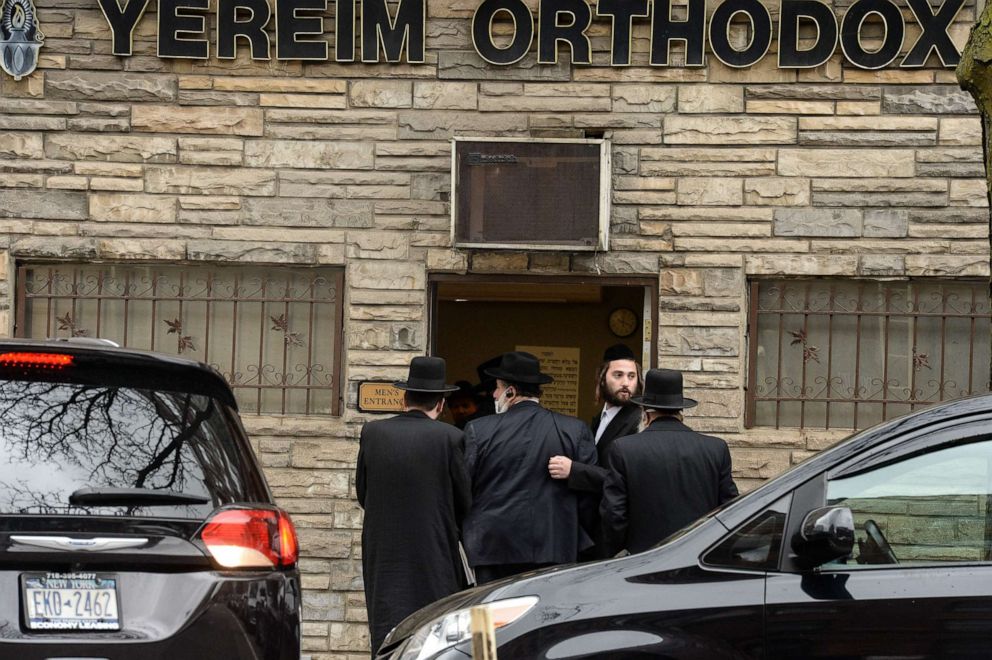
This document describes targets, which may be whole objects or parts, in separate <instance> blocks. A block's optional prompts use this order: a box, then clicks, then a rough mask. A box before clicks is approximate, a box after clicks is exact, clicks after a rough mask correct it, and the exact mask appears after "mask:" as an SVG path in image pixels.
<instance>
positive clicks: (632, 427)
mask: <svg viewBox="0 0 992 660" xmlns="http://www.w3.org/2000/svg"><path fill="white" fill-rule="evenodd" d="M640 393H641V367H640V365H639V364H637V361H636V359H635V357H634V352H633V351H631V350H630V348H628V347H627V346H626V345H624V344H615V345H613V346H610V347H609V348H607V349H606V352H605V353H603V363H602V364H601V365H600V367H599V372H598V373H597V375H596V403H602V404H603V408H602V410H601V411H600V413H599V414H598V415H596V417H594V418H593V421H592V425H591V427H592V432H593V437H594V440H595V441H596V458H597V463H596V464H595V465H591V464H586V463H579V462H573V461H572V460H571V459H569V458H568V457H567V456H552V457H551V460H550V461H549V462H548V472H549V473H550V474H551V478H552V479H567V480H568V482H567V483H568V487H569V488H572V489H575V490H582V491H586V492H589V493H593V494H594V495H595V497H596V499H597V501H598V500H599V499H600V498H601V497H602V495H603V483H604V482H605V481H606V475H607V474H608V472H609V471H608V470H607V467H606V466H607V462H606V461H607V457H608V455H609V450H610V447H611V446H612V444H613V441H614V440H616V439H617V438H622V437H623V436H625V435H631V434H632V433H637V431H638V427H639V425H640V423H641V407H640V406H638V405H636V404H634V403H632V402H631V400H630V399H631V397H632V396H636V395H637V394H640ZM598 508H599V505H598V504H597V514H598ZM592 537H593V540H594V541H595V543H596V547H595V548H592V549H590V550H589V551H587V552H586V553H583V555H582V556H581V557H580V558H581V559H583V560H590V559H599V558H601V557H605V556H607V555H606V554H605V552H606V551H605V549H604V548H603V542H602V534H601V531H600V524H599V520H598V515H597V520H596V522H595V526H594V529H593V531H592Z"/></svg>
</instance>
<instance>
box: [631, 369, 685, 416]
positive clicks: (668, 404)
mask: <svg viewBox="0 0 992 660" xmlns="http://www.w3.org/2000/svg"><path fill="white" fill-rule="evenodd" d="M630 402H631V403H634V404H637V405H639V406H644V407H645V408H655V409H657V410H682V409H684V408H692V407H693V406H695V405H696V404H697V403H698V402H697V401H696V400H694V399H687V398H685V397H684V396H682V372H681V371H675V370H674V369H648V372H647V374H645V376H644V394H642V395H641V396H632V397H630Z"/></svg>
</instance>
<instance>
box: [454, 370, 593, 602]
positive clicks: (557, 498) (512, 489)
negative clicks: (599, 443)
mask: <svg viewBox="0 0 992 660" xmlns="http://www.w3.org/2000/svg"><path fill="white" fill-rule="evenodd" d="M487 373H488V374H489V375H490V376H492V377H494V378H496V379H497V380H496V391H495V392H494V393H493V397H494V399H495V405H496V412H497V413H499V414H496V415H490V416H488V417H482V418H480V419H476V420H473V421H471V422H469V423H468V425H467V426H466V427H465V461H466V463H467V464H468V469H469V475H470V476H471V480H472V510H471V512H470V513H469V515H468V517H467V518H466V519H465V524H464V539H465V550H466V553H467V554H468V558H469V562H470V563H471V565H472V567H473V568H475V575H476V578H477V580H478V582H479V584H483V583H485V582H491V581H493V580H496V579H499V578H501V577H505V576H508V575H514V574H516V573H521V572H524V571H527V570H531V569H534V568H540V567H542V566H549V565H552V564H562V563H570V562H574V561H576V559H577V558H578V553H579V551H580V550H583V549H585V548H588V547H590V546H591V545H592V541H591V539H590V537H589V534H588V527H589V525H590V524H591V523H592V518H591V514H592V513H593V512H594V507H595V501H594V500H593V499H592V498H590V497H589V496H588V494H585V493H580V492H578V491H574V490H570V489H569V488H568V485H567V484H566V483H564V482H562V481H555V480H553V479H552V478H551V477H550V476H549V475H548V472H547V465H548V460H549V459H550V458H551V457H552V456H554V455H559V454H560V455H563V456H567V457H568V458H570V459H572V460H575V461H579V462H582V463H595V461H596V447H595V445H594V444H593V440H592V434H591V433H590V432H589V428H588V427H587V426H586V425H585V424H583V423H582V422H581V421H580V420H578V419H576V418H574V417H569V416H567V415H561V414H558V413H556V412H552V411H550V410H547V409H546V408H543V407H541V404H540V402H539V397H540V395H541V387H540V386H541V385H544V384H547V383H550V382H551V381H552V380H553V379H552V378H551V376H548V375H547V374H542V373H541V371H540V362H539V360H538V359H537V358H536V357H535V356H533V355H531V354H530V353H524V352H514V353H505V354H503V356H502V358H501V360H500V363H499V366H497V367H494V368H491V369H488V370H487Z"/></svg>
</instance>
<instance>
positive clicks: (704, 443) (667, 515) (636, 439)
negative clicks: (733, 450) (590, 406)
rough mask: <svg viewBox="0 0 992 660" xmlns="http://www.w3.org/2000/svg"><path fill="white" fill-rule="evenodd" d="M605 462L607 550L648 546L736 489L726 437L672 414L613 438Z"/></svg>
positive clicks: (602, 511) (602, 509)
mask: <svg viewBox="0 0 992 660" xmlns="http://www.w3.org/2000/svg"><path fill="white" fill-rule="evenodd" d="M609 462H610V473H609V475H608V476H607V477H606V483H605V485H604V487H603V501H602V504H601V505H600V514H601V517H602V521H603V542H604V544H605V546H606V551H607V552H608V553H609V554H610V555H614V554H616V553H617V552H619V551H620V550H622V549H627V550H628V551H630V552H631V553H635V552H640V551H642V550H647V549H648V548H650V547H651V546H653V545H655V544H656V543H658V541H661V540H662V539H664V538H665V537H667V536H669V535H670V534H672V533H673V532H676V531H678V530H679V529H681V528H683V527H685V526H686V525H688V524H689V523H691V522H692V521H694V520H696V519H697V518H700V517H702V516H703V515H705V514H707V513H709V512H710V511H712V510H713V509H715V508H716V507H718V506H719V505H720V504H722V503H724V502H726V501H727V500H729V499H731V498H733V497H735V496H736V495H737V485H736V484H734V480H733V478H732V477H731V465H730V450H729V449H728V448H727V443H726V442H724V441H723V440H721V439H720V438H714V437H713V436H708V435H703V434H702V433H697V432H695V431H693V430H692V429H690V428H689V427H688V426H686V425H685V424H683V423H682V422H680V421H678V420H676V419H674V418H671V417H662V418H659V419H655V420H654V421H653V422H652V423H651V425H650V426H648V428H646V429H645V430H644V431H642V432H640V433H638V434H636V435H629V436H627V437H624V438H618V439H617V440H615V441H614V442H613V446H612V447H611V448H610V457H609Z"/></svg>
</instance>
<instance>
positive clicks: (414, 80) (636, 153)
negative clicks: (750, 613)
mask: <svg viewBox="0 0 992 660" xmlns="http://www.w3.org/2000/svg"><path fill="white" fill-rule="evenodd" d="M36 2H37V5H38V16H39V20H40V22H41V26H42V29H43V31H44V32H45V34H46V36H47V41H46V45H45V47H44V48H43V50H42V58H41V62H40V65H39V68H38V70H37V71H36V72H35V73H34V74H33V75H31V76H29V77H26V78H24V79H23V80H21V81H19V82H15V81H14V80H13V79H12V78H10V77H7V76H3V75H0V333H7V334H9V333H11V332H12V331H13V322H14V319H13V314H14V311H13V310H14V294H15V290H16V283H15V281H14V274H15V265H16V264H17V263H18V262H19V261H22V260H29V261H44V260H68V261H94V260H105V261H141V260H145V261H158V262H178V263H185V262H200V263H225V262H239V263H246V262H254V263H265V264H295V265H299V264H324V265H328V264H329V265H338V266H341V267H343V268H344V269H345V292H344V296H345V298H344V300H345V305H346V307H345V328H344V333H345V334H344V336H345V338H346V344H345V346H344V351H343V359H344V367H343V378H344V380H345V382H346V383H347V384H348V385H347V387H346V388H345V392H346V401H345V403H346V408H345V410H344V412H343V414H342V415H341V416H340V417H332V418H324V417H312V418H299V417H275V416H254V417H253V416H248V417H247V418H246V425H247V427H248V429H249V431H250V432H251V434H252V437H253V441H254V443H255V447H256V449H257V451H258V452H259V455H260V457H261V460H262V462H263V464H264V466H265V467H266V470H267V473H268V479H269V483H270V484H271V486H272V488H273V491H274V492H275V494H276V496H277V497H278V499H279V502H280V503H281V504H282V505H283V506H285V507H286V508H287V509H288V510H289V511H290V512H291V513H292V514H293V516H294V519H295V521H296V524H297V526H298V528H299V532H300V537H301V543H302V547H303V560H302V569H303V573H304V587H305V593H304V617H305V623H304V635H305V648H306V649H307V652H308V653H310V654H312V656H313V657H314V658H319V659H321V660H329V659H331V658H335V659H343V658H355V659H357V658H364V657H367V655H366V653H365V650H366V648H367V643H368V637H367V630H366V628H365V626H364V623H363V622H364V618H365V611H364V603H363V595H362V589H361V570H360V553H361V548H360V542H359V541H360V530H361V519H362V518H361V511H360V509H359V508H358V506H357V504H356V502H355V500H354V483H353V482H354V480H353V474H352V473H353V469H354V463H355V458H356V455H357V437H358V434H359V431H360V428H361V425H362V423H363V422H364V421H365V420H366V416H365V415H363V414H361V413H359V412H357V411H356V410H355V407H354V403H355V402H354V399H355V385H356V383H357V381H359V380H363V379H395V378H399V377H401V376H403V374H404V373H405V365H406V364H407V362H408V361H409V358H410V357H411V356H413V355H416V354H423V353H424V352H425V350H426V347H427V345H428V339H429V337H428V332H429V328H428V326H427V295H426V293H425V291H426V281H427V276H428V274H429V273H512V274H522V273H531V274H552V275H554V274H559V275H560V274H567V273H597V274H636V275H648V276H652V277H657V278H658V280H659V291H660V297H659V300H658V306H659V311H660V316H659V318H660V327H659V328H657V346H658V356H659V360H660V362H661V364H662V365H664V366H668V367H673V368H678V369H682V370H684V371H685V372H686V381H687V384H688V386H689V388H691V391H690V393H689V395H690V396H693V397H695V398H697V399H699V400H700V402H701V404H700V406H699V407H698V408H697V409H696V410H694V411H693V414H692V416H691V417H690V423H691V424H692V425H693V426H694V427H696V428H698V429H700V430H703V431H709V432H714V433H718V434H721V435H723V436H724V437H726V438H727V439H728V441H729V443H730V444H731V446H732V450H733V458H734V465H735V477H736V479H737V480H738V483H739V484H741V485H742V486H743V487H744V488H745V489H749V488H752V487H754V486H755V485H757V484H758V483H760V482H761V481H762V480H764V479H767V478H768V477H771V476H773V475H775V474H777V473H779V472H781V471H783V470H785V469H786V468H788V467H789V466H790V465H791V464H794V463H796V462H797V461H799V460H802V459H803V458H806V457H807V456H808V455H810V453H811V452H816V451H818V450H820V449H822V448H824V447H825V446H827V445H829V444H830V443H832V442H834V441H835V440H837V439H839V438H840V437H842V436H844V435H845V432H843V431H816V430H805V431H796V430H774V429H745V428H744V424H743V412H742V411H743V405H744V385H745V379H746V365H745V356H746V338H745V326H746V315H747V303H746V292H747V282H748V279H749V278H750V277H755V276H840V277H884V278H905V277H951V278H953V277H966V276H967V277H987V276H988V275H989V242H988V215H987V209H986V208H983V207H985V206H986V203H987V202H986V194H985V193H986V189H985V184H984V181H983V170H982V149H981V127H980V124H979V120H978V117H977V115H976V111H975V108H974V106H973V104H972V102H971V99H970V98H969V97H968V95H967V94H965V93H964V92H962V91H960V90H959V89H958V88H957V86H956V84H955V82H954V76H953V71H952V70H949V69H945V68H942V67H940V66H939V62H937V61H936V58H931V66H928V67H925V68H922V69H898V68H888V69H884V70H879V71H866V70H860V69H856V68H853V67H850V65H848V64H846V63H844V62H843V61H842V57H841V55H840V53H839V52H838V54H837V55H835V57H834V58H833V59H832V60H831V61H829V62H828V63H827V64H825V65H823V66H820V67H817V68H815V69H811V70H795V69H791V70H785V69H778V68H775V66H774V56H773V55H774V54H772V55H771V56H769V57H768V58H766V59H765V60H762V62H761V63H759V64H758V65H755V66H754V67H751V68H748V69H740V70H738V69H731V68H729V67H726V66H724V65H722V64H721V63H719V62H718V61H717V60H716V59H715V58H710V59H709V60H708V64H707V66H706V67H703V68H696V69H688V68H679V67H672V68H651V67H648V66H644V65H643V64H642V65H638V64H637V62H642V63H643V62H646V61H647V57H646V50H647V47H648V46H647V36H648V35H647V30H646V29H645V28H644V27H643V26H641V27H639V28H638V29H637V30H635V39H634V51H633V61H634V62H635V65H634V66H631V67H624V68H619V67H617V68H611V67H610V66H608V62H609V42H608V40H607V39H606V38H605V37H604V35H605V34H606V29H607V25H604V24H603V23H602V22H600V21H597V22H595V23H594V25H593V27H592V28H591V29H590V34H591V35H592V37H593V46H594V50H595V53H594V64H593V65H592V66H569V65H568V64H567V63H564V62H563V63H559V64H555V65H538V64H537V63H536V61H535V59H534V56H533V54H531V55H530V56H528V57H527V58H525V59H524V60H523V61H522V62H520V63H518V64H515V65H511V66H507V67H495V66H490V65H487V64H485V63H484V62H483V61H482V60H481V59H480V58H479V57H478V56H477V55H476V54H475V52H474V51H473V48H472V42H471V35H470V31H469V25H470V19H471V16H472V11H473V9H474V7H475V6H476V5H477V4H478V3H477V2H474V0H448V1H446V2H435V1H434V0H430V2H429V3H428V17H427V48H428V50H427V62H426V63H424V64H398V65H389V64H359V63H354V64H343V63H334V62H309V63H301V62H279V61H274V60H273V61H271V62H254V61H251V60H249V59H248V57H247V49H246V48H242V49H241V51H239V57H238V58H237V59H236V60H233V61H226V60H218V59H216V58H212V59H210V60H207V61H202V62H200V61H188V60H165V59H159V58H157V57H156V56H155V44H154V34H155V25H156V21H155V16H154V15H153V14H152V13H151V9H150V11H149V14H148V15H146V16H145V17H144V18H143V19H142V21H141V22H140V23H139V25H138V27H137V29H136V31H135V54H134V56H133V57H115V56H113V55H111V54H110V53H111V44H110V38H111V35H110V31H109V28H108V26H107V24H106V21H105V20H104V18H103V16H102V15H101V12H100V10H99V8H98V6H97V4H96V3H95V2H92V3H90V2H76V1H75V0H36ZM906 13H907V15H908V10H906ZM974 17H975V11H974V6H973V4H971V3H968V4H966V6H965V9H964V10H963V11H962V12H961V14H960V15H959V16H958V19H957V22H956V23H955V24H954V26H953V28H952V30H951V32H952V37H953V39H954V41H955V43H956V44H957V45H958V47H959V48H960V47H962V46H963V44H964V42H965V40H966V38H967V30H968V26H969V25H970V24H971V22H972V21H973V20H974ZM904 50H905V49H904ZM461 135H472V136H501V137H519V138H528V137H586V136H589V135H595V136H604V137H606V138H607V139H609V140H610V142H611V145H612V160H613V192H612V195H613V199H612V204H613V205H612V219H611V220H612V224H611V237H610V242H611V250H610V251H609V252H607V253H598V254H595V255H593V254H589V253H566V252H562V253H559V254H555V255H549V254H545V253H530V254H528V253H524V252H505V251H482V250H457V249H453V248H452V247H451V245H450V234H449V229H450V215H449V213H450V208H449V194H450V167H451V160H450V139H451V138H452V137H454V136H461Z"/></svg>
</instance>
